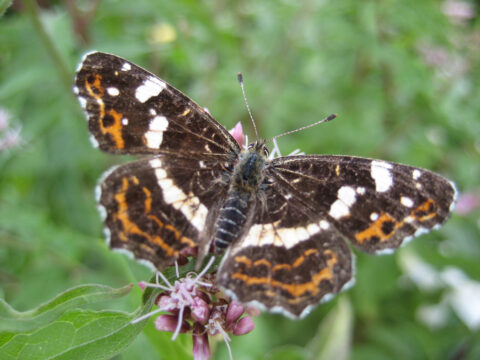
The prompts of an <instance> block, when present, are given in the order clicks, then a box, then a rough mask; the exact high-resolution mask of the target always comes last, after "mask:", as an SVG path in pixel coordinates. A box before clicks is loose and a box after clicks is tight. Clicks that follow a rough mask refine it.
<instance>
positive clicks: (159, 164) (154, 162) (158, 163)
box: [149, 159, 162, 169]
mask: <svg viewBox="0 0 480 360" xmlns="http://www.w3.org/2000/svg"><path fill="white" fill-rule="evenodd" d="M149 162H150V165H151V166H152V168H154V169H157V168H161V167H162V160H160V159H152V160H150V161H149Z"/></svg>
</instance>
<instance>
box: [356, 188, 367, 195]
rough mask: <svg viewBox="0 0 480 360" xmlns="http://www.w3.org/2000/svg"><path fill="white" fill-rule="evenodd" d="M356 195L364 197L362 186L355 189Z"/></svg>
mask: <svg viewBox="0 0 480 360" xmlns="http://www.w3.org/2000/svg"><path fill="white" fill-rule="evenodd" d="M357 194H358V195H364V194H365V188H364V187H363V186H359V187H357Z"/></svg>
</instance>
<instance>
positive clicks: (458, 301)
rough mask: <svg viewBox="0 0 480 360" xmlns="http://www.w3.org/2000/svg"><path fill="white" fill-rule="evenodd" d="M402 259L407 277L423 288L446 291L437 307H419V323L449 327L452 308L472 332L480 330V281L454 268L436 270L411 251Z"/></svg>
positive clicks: (401, 263) (431, 305)
mask: <svg viewBox="0 0 480 360" xmlns="http://www.w3.org/2000/svg"><path fill="white" fill-rule="evenodd" d="M399 259H400V267H401V268H402V269H403V272H404V274H405V275H406V276H407V277H408V278H409V279H410V280H411V281H413V282H414V283H415V284H416V285H417V286H418V287H419V288H420V289H422V290H424V291H433V290H439V289H444V290H445V294H444V295H443V296H442V299H441V300H440V302H439V303H438V304H429V305H423V306H421V307H419V309H418V311H417V316H418V318H419V320H420V321H422V322H423V323H425V324H426V325H427V326H430V327H432V328H438V327H443V326H446V325H447V321H448V312H449V311H450V309H452V310H453V311H454V312H455V313H456V314H457V316H458V317H459V318H460V320H461V321H462V322H463V323H464V324H465V325H466V326H467V327H469V328H470V329H471V330H472V331H475V330H478V329H480V282H478V281H474V280H472V279H470V278H469V277H468V276H467V275H466V274H465V273H464V272H463V271H462V270H460V269H459V268H456V267H453V266H449V267H446V268H445V269H444V270H437V269H435V268H434V267H433V266H431V265H430V264H428V263H426V262H424V261H423V260H422V259H420V258H419V257H417V256H416V255H414V254H413V253H411V252H408V251H404V252H402V253H401V254H400V257H399Z"/></svg>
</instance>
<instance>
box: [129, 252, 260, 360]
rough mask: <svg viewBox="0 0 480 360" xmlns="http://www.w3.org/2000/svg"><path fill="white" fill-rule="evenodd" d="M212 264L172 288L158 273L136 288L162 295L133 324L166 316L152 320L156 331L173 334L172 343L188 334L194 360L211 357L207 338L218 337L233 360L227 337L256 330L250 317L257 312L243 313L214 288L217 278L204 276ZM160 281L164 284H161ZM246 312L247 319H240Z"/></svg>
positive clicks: (188, 275) (189, 275) (181, 280)
mask: <svg viewBox="0 0 480 360" xmlns="http://www.w3.org/2000/svg"><path fill="white" fill-rule="evenodd" d="M213 260H214V258H213V257H212V258H211V260H210V262H209V264H208V265H207V266H206V267H205V268H204V269H203V271H202V272H200V273H199V274H195V273H189V274H187V275H186V277H185V278H178V279H177V280H176V281H175V282H174V284H171V283H170V282H169V281H168V279H167V278H165V276H163V274H162V273H160V272H157V279H156V282H155V283H154V284H151V283H146V282H141V283H140V284H139V286H140V287H141V288H142V289H145V288H146V287H153V288H158V289H161V290H162V292H161V293H160V294H159V295H158V296H157V298H156V300H155V304H156V305H157V306H158V309H156V310H154V311H153V312H151V313H149V314H146V315H144V316H142V317H140V318H137V319H135V320H134V321H133V322H134V323H136V322H139V321H142V320H144V319H145V318H147V317H150V316H152V315H154V314H156V313H159V312H164V313H165V312H166V314H161V315H159V316H158V317H157V318H156V319H155V327H156V328H157V330H160V331H169V332H172V333H173V336H172V340H175V339H176V337H177V336H178V334H180V333H191V334H192V336H193V357H194V359H195V360H200V359H208V358H209V357H210V345H209V340H208V337H209V336H215V335H218V334H220V335H221V336H222V337H223V339H224V341H225V343H226V345H227V348H228V352H229V354H230V358H232V354H231V350H230V345H229V342H230V337H229V334H233V335H237V336H238V335H244V334H247V333H249V332H250V331H252V330H253V328H254V327H255V325H254V323H253V320H252V318H251V316H253V315H255V314H256V313H255V311H256V310H254V309H250V308H248V309H246V308H245V307H244V306H243V305H241V304H240V303H238V302H235V301H231V300H230V299H229V298H228V297H226V296H225V295H224V294H223V293H222V292H221V291H220V290H219V289H218V287H217V286H216V281H215V279H216V274H215V273H210V274H207V271H208V269H209V267H210V266H211V265H212V263H213ZM177 277H178V275H177ZM160 278H161V279H162V281H163V283H164V284H160V281H159V280H160ZM245 311H247V312H248V313H249V314H250V315H246V316H243V317H242V315H243V314H244V313H245Z"/></svg>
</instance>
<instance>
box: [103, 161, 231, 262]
mask: <svg viewBox="0 0 480 360" xmlns="http://www.w3.org/2000/svg"><path fill="white" fill-rule="evenodd" d="M202 164H203V165H202V167H200V166H199V160H197V159H185V158H181V157H174V156H168V157H165V156H159V157H157V158H153V159H148V160H139V161H135V162H131V163H127V164H124V165H121V166H119V167H117V168H115V169H114V170H113V171H111V172H108V173H107V174H106V175H105V176H104V179H103V181H102V182H101V183H100V185H99V189H98V198H99V199H98V201H99V207H100V208H101V209H102V213H103V214H104V217H105V224H106V229H107V232H108V234H109V245H110V247H111V248H113V249H120V250H126V251H128V252H130V253H132V254H133V255H134V257H135V258H137V259H140V260H146V261H148V262H150V263H152V264H153V265H154V266H155V267H156V268H157V269H163V268H165V267H166V266H168V265H172V264H173V261H174V260H175V259H177V258H178V257H179V256H180V255H181V254H188V255H191V254H192V252H193V251H194V250H196V247H197V246H198V245H208V243H207V242H208V234H209V233H211V231H212V230H213V229H212V226H213V221H212V219H211V216H212V214H214V213H215V209H216V206H217V204H218V203H221V201H222V199H223V198H224V197H225V195H226V191H227V184H225V183H224V182H222V181H219V178H220V176H221V173H222V172H223V171H224V170H223V168H221V167H220V166H219V163H218V162H217V161H213V160H212V161H208V159H204V160H203V161H202ZM202 240H203V242H202Z"/></svg>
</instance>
